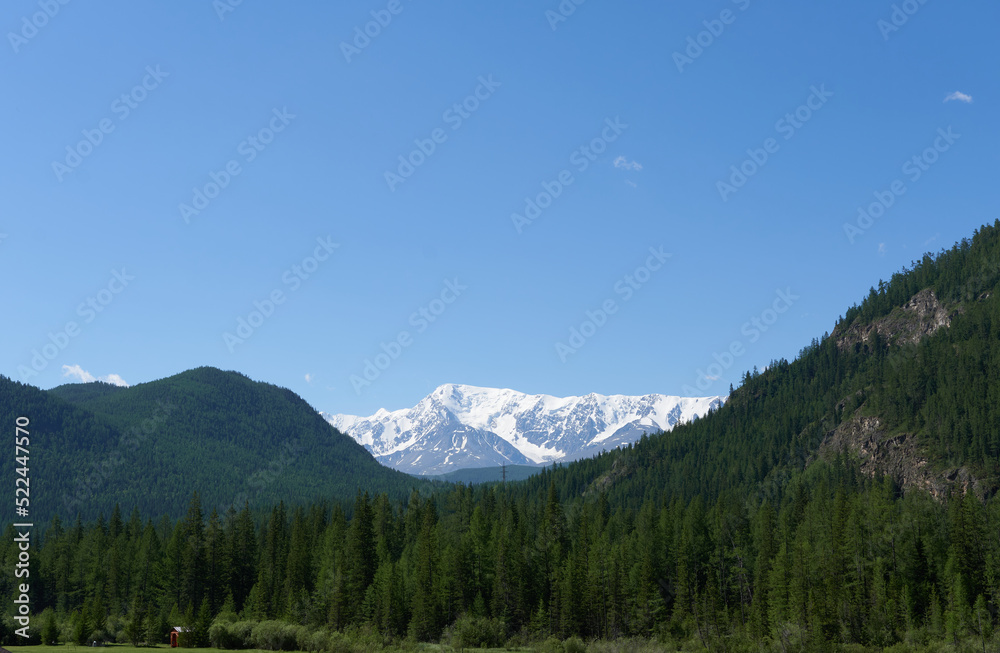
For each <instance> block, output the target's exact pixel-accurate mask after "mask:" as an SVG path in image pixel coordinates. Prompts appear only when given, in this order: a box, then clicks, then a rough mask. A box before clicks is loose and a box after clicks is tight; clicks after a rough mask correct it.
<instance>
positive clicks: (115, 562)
mask: <svg viewBox="0 0 1000 653" xmlns="http://www.w3.org/2000/svg"><path fill="white" fill-rule="evenodd" d="M998 262H1000V221H998V222H997V223H995V224H994V225H988V226H984V227H983V228H981V229H980V230H978V231H977V232H976V233H975V234H974V236H973V237H972V238H971V239H969V240H965V241H963V242H961V243H958V244H956V245H955V246H954V247H953V248H951V249H949V250H946V251H942V252H940V253H939V254H937V255H936V256H930V255H928V256H925V257H924V258H922V259H921V260H920V261H916V262H914V263H913V264H912V266H911V267H910V268H909V269H907V270H904V271H901V272H900V273H898V274H896V275H894V276H893V277H892V278H891V279H890V280H889V281H888V282H883V283H880V284H879V285H878V287H877V288H876V287H873V288H872V289H871V292H870V293H869V295H868V296H867V297H866V298H865V299H864V301H862V302H861V303H860V304H859V305H857V306H854V307H852V308H850V309H849V310H848V311H847V312H846V314H845V316H844V317H843V318H842V319H841V320H840V321H839V323H838V324H837V325H836V327H835V328H834V330H833V332H832V333H831V334H825V335H824V336H823V337H822V338H817V339H816V340H814V341H813V342H812V343H811V344H810V345H809V346H808V347H806V348H804V349H803V350H802V351H801V352H800V354H799V356H798V357H796V359H795V360H794V361H791V362H789V361H786V360H777V361H773V362H772V364H771V365H769V366H768V368H767V369H766V370H765V371H762V372H761V371H758V370H753V371H751V372H748V373H747V374H746V375H745V377H744V379H743V382H742V383H741V384H740V386H739V387H738V388H734V389H733V391H732V393H731V395H730V398H729V400H728V401H727V402H726V403H725V404H724V405H723V406H722V407H721V408H719V409H718V410H717V411H715V412H714V413H713V414H711V415H709V416H707V417H706V418H703V419H701V420H697V421H695V422H693V423H691V424H687V425H683V426H678V427H677V428H675V429H674V430H673V431H671V432H670V433H667V434H655V435H650V436H648V437H644V438H643V439H642V440H640V441H639V442H637V443H636V444H634V445H632V446H629V447H626V448H623V449H620V450H616V451H613V452H608V453H604V454H601V455H600V456H597V457H596V458H592V459H589V460H584V461H580V462H576V463H573V464H570V465H566V466H555V467H552V468H548V469H546V470H544V471H543V472H542V473H540V474H538V475H536V476H534V477H532V478H530V479H528V480H525V481H519V482H509V483H506V484H503V483H491V484H484V485H477V486H464V485H447V486H442V487H439V488H438V489H437V490H435V491H433V492H430V491H422V492H417V491H413V492H412V493H410V495H409V497H408V498H406V497H401V496H399V495H398V493H397V494H393V493H390V492H389V491H386V492H361V491H358V492H357V493H356V494H355V495H354V497H353V500H347V501H344V500H340V499H337V498H331V499H326V500H324V499H319V500H315V501H311V502H298V503H294V504H293V503H291V502H290V503H288V504H286V503H283V502H272V503H271V505H269V506H266V507H260V508H252V507H251V506H249V505H245V506H241V507H238V508H232V509H229V510H228V511H226V512H224V513H220V512H219V511H218V510H216V509H214V508H209V507H206V506H203V505H202V501H201V498H200V496H201V494H200V493H198V492H196V493H194V494H193V495H190V496H189V497H188V498H187V511H186V514H185V515H183V516H180V517H179V518H172V517H170V516H169V515H168V516H165V517H164V516H161V515H158V514H150V512H149V511H148V510H146V511H145V512H140V510H139V508H133V507H132V506H122V507H119V506H115V507H114V508H113V510H112V511H111V512H110V514H109V515H105V514H103V513H102V514H101V515H100V516H99V517H98V518H96V519H90V520H87V521H85V522H84V521H83V520H82V519H81V518H75V519H74V517H73V516H65V515H64V516H62V517H61V518H60V517H54V518H52V519H51V521H50V522H49V523H48V525H47V526H46V527H44V528H41V529H39V532H40V534H41V537H40V538H39V539H38V540H37V541H36V542H35V549H34V550H33V552H32V559H33V560H34V561H35V566H34V567H33V569H32V580H33V592H34V594H33V601H34V605H33V613H34V614H35V615H36V619H35V625H36V626H37V628H35V629H34V636H35V637H36V638H37V639H36V641H38V642H43V643H56V642H76V643H83V642H90V641H93V640H100V641H118V642H130V643H133V644H135V645H141V644H160V643H165V642H166V638H167V633H168V631H169V629H170V628H171V627H173V626H186V627H189V628H190V629H191V630H190V632H187V633H184V638H185V640H186V641H185V642H184V643H185V644H188V645H191V646H217V647H221V648H270V649H276V650H277V649H281V650H290V649H300V650H310V651H340V650H345V651H346V650H367V649H371V648H377V647H380V646H384V645H398V646H410V645H412V644H413V643H414V642H441V643H444V644H448V645H451V646H455V647H460V646H461V647H469V646H471V647H480V646H481V645H486V646H488V647H503V646H509V647H519V646H527V645H531V646H536V647H540V648H543V649H545V650H552V651H555V650H560V651H563V650H565V651H567V653H569V652H570V651H576V650H581V651H582V650H583V649H584V647H585V646H587V645H588V643H589V645H591V646H592V647H594V649H595V650H604V649H602V648H601V647H602V646H611V645H612V644H611V642H612V641H617V642H618V643H619V645H623V644H621V642H631V643H632V644H634V645H635V646H640V645H642V646H649V647H652V648H660V649H667V650H678V649H683V650H708V651H758V650H773V651H781V652H782V653H785V652H788V651H823V650H829V651H836V650H845V651H862V650H884V649H890V650H896V651H906V650H942V651H943V650H969V651H991V650H993V651H995V650H998V648H1000V628H998V626H1000V496H998V495H997V489H998V487H1000V471H998V470H1000V408H998V406H1000V296H998V295H997V283H998V280H1000V265H998ZM928 290H929V291H932V292H933V296H934V297H935V298H936V299H935V301H936V302H938V303H939V305H940V307H941V311H943V313H944V314H946V315H947V316H948V325H947V326H943V327H940V328H935V329H932V330H931V331H932V332H930V333H928V334H927V335H923V337H910V336H912V334H914V333H916V334H917V335H918V336H920V335H922V332H921V331H920V329H922V328H923V327H921V326H920V324H918V322H919V320H918V319H917V318H914V317H913V315H914V312H913V310H910V309H907V308H906V307H907V305H908V303H910V302H911V298H913V297H914V296H916V295H917V294H918V293H921V292H924V291H928ZM863 424H868V425H871V424H876V425H877V427H872V429H869V431H866V432H865V435H864V437H863V438H859V437H854V436H856V435H857V433H858V432H859V429H860V426H859V425H863ZM852 438H853V439H852ZM903 442H909V443H910V444H909V445H907V447H908V448H904V447H903V446H902V445H901V444H899V443H903ZM893 447H895V448H893ZM887 452H888V453H887ZM890 454H891V455H890ZM149 491H150V492H154V491H155V490H154V489H153V488H152V487H150V488H149ZM394 491H395V489H394ZM239 508H241V509H239ZM14 537H15V532H14V530H13V528H9V529H8V531H7V533H6V534H5V536H4V540H3V544H2V550H0V555H2V564H3V567H4V573H3V574H2V576H0V588H2V593H3V594H4V595H5V596H9V595H12V594H13V593H14V587H13V582H14V576H13V573H12V572H11V570H12V569H13V565H14V562H15V560H16V558H17V547H16V545H15V544H14V542H13V539H14ZM8 605H10V603H9V602H8ZM4 628H5V632H4V639H5V641H6V642H8V643H14V640H13V638H12V628H13V626H12V622H11V621H10V619H9V618H8V620H7V622H6V624H5V626H4ZM640 643H641V644H640ZM608 650H610V649H608Z"/></svg>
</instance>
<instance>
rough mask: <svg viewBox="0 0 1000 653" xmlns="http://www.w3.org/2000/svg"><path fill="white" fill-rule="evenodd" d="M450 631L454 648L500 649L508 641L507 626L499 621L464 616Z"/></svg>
mask: <svg viewBox="0 0 1000 653" xmlns="http://www.w3.org/2000/svg"><path fill="white" fill-rule="evenodd" d="M450 631H451V636H450V640H451V646H452V647H453V648H481V647H486V648H499V647H501V646H503V645H504V642H506V641H507V625H506V624H505V623H504V622H502V621H500V620H499V619H487V618H486V617H471V616H469V615H463V616H461V617H459V618H458V620H457V621H456V622H455V623H454V624H453V625H452V627H451V629H450Z"/></svg>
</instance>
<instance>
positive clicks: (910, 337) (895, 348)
mask: <svg viewBox="0 0 1000 653" xmlns="http://www.w3.org/2000/svg"><path fill="white" fill-rule="evenodd" d="M988 296H989V295H988V294H984V295H981V296H979V297H978V298H975V299H984V298H985V297H988ZM962 312H963V308H962V306H961V305H960V304H959V305H955V306H946V305H945V304H944V303H942V302H941V301H940V300H939V299H938V297H937V296H936V295H935V293H934V291H933V290H931V289H930V288H926V289H924V290H921V291H920V292H918V293H917V294H915V295H914V296H913V297H911V298H910V300H909V301H908V302H907V303H906V304H905V305H904V306H902V307H900V308H896V309H894V310H893V311H892V312H891V313H889V314H888V315H886V316H885V317H882V318H880V319H878V320H875V321H874V322H872V323H869V324H859V323H857V322H855V323H854V324H852V325H850V326H848V327H847V328H845V329H842V330H840V331H839V332H837V331H835V332H834V334H833V337H834V338H836V342H837V346H838V347H840V348H841V349H842V350H843V349H849V348H853V347H855V346H856V345H858V344H864V343H867V342H868V341H869V340H870V339H871V337H872V334H873V333H875V332H876V331H877V332H878V334H879V336H880V337H881V338H882V339H883V340H884V341H885V342H887V343H888V344H889V346H890V359H889V360H890V362H891V363H895V362H896V361H897V360H898V356H897V354H896V352H901V353H900V355H905V352H906V350H905V349H901V348H902V347H903V346H904V345H913V344H916V343H918V342H920V340H921V339H923V338H924V337H926V336H930V335H932V334H933V333H934V332H936V331H937V330H938V329H942V328H947V327H949V326H951V322H952V319H953V318H954V317H955V316H956V315H958V314H960V313H962ZM911 351H912V350H911ZM848 403H850V402H849V400H848V399H846V398H845V399H844V400H843V401H842V402H841V403H840V404H839V405H838V410H842V409H843V408H844V406H845V405H847V404H848ZM863 409H864V406H861V407H859V408H858V409H857V410H856V411H855V412H854V415H853V416H851V417H850V418H847V419H845V420H844V421H842V422H841V423H840V425H839V426H838V427H837V428H836V429H833V430H830V431H828V432H827V434H826V436H825V437H824V439H823V442H822V444H821V445H820V450H819V454H820V455H828V454H832V453H836V452H839V451H841V450H847V451H849V452H851V453H852V454H854V455H856V456H857V457H858V458H859V459H860V461H861V470H862V472H863V473H865V474H867V475H868V476H876V475H878V474H885V475H888V476H892V477H893V478H895V479H896V482H897V483H899V485H900V487H902V488H903V489H904V490H908V489H913V488H919V489H922V490H926V491H927V492H928V493H930V494H931V496H933V497H935V498H936V499H943V498H944V497H946V496H947V495H948V494H949V493H950V492H952V491H955V490H957V491H959V492H962V493H965V492H968V491H970V490H971V491H972V492H974V493H976V494H977V495H980V496H981V495H982V493H983V491H984V490H985V488H984V487H983V486H982V484H981V483H980V482H979V480H978V479H977V478H976V477H974V476H973V475H972V474H971V473H970V472H969V470H968V469H967V468H965V467H954V468H948V469H939V468H932V466H931V465H930V464H929V463H928V459H927V458H926V457H925V456H924V455H922V453H921V447H920V438H919V436H917V435H916V434H913V433H897V432H893V434H891V435H890V433H889V430H890V426H891V425H887V424H885V423H884V422H883V420H882V419H881V418H879V417H878V416H865V415H862V410H863Z"/></svg>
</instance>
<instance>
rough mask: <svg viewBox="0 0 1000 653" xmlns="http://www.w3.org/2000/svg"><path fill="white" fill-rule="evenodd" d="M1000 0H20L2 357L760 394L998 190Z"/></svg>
mask: <svg viewBox="0 0 1000 653" xmlns="http://www.w3.org/2000/svg"><path fill="white" fill-rule="evenodd" d="M64 1H65V0H64ZM571 9H572V11H570V10H571ZM560 11H561V12H562V13H560ZM45 12H48V14H51V15H47V14H46V13H45ZM373 12H374V13H373ZM998 18H1000V8H998V7H997V5H996V3H991V2H987V1H985V0H977V1H972V2H966V3H946V2H944V1H943V0H926V2H924V4H920V3H919V2H918V1H917V0H911V1H910V2H909V3H897V4H895V5H894V3H892V2H889V1H874V2H873V1H870V0H866V1H864V2H862V1H861V0H845V1H844V2H839V3H802V2H790V1H787V0H785V1H779V2H770V3H765V2H762V1H761V0H738V1H737V2H733V1H730V0H711V1H710V2H695V1H693V0H691V1H679V2H672V3H661V2H652V1H650V2H632V3H612V2H607V1H604V0H586V1H585V2H583V3H582V4H579V5H576V4H575V3H573V2H572V0H566V1H565V2H563V3H562V5H560V3H559V2H558V1H556V0H551V1H548V2H546V1H541V2H538V1H536V2H526V1H519V0H511V1H508V2H503V3H499V2H494V3H467V2H457V1H442V2H435V3H431V2H412V0H398V1H394V2H389V1H388V0H375V1H368V0H366V1H364V2H352V3H329V4H327V3H318V2H314V3H282V4H279V3H260V2H250V1H249V0H244V1H243V2H242V3H240V4H238V5H235V6H231V5H230V4H229V0H219V2H215V3H213V2H212V1H210V0H202V1H197V2H195V1H192V2H184V3H151V2H123V1H118V2H105V3H98V4H94V3H84V2H80V1H79V0H77V1H76V2H73V1H68V2H67V4H61V3H60V2H59V0H41V1H39V0H34V1H26V0H17V1H13V0H12V1H10V2H6V3H4V6H3V10H2V13H0V28H2V31H3V33H4V34H5V39H4V40H5V44H4V45H3V46H2V47H0V83H2V88H3V89H4V101H3V102H2V103H0V117H2V118H3V124H4V125H5V129H4V139H3V140H4V142H3V151H4V156H3V157H0V197H2V198H3V210H2V212H0V234H2V238H0V274H2V278H3V279H5V280H6V282H5V283H4V284H3V286H2V288H0V293H2V303H3V306H4V307H5V316H4V317H5V319H3V320H2V321H0V342H3V347H2V349H0V373H2V374H5V375H7V376H10V377H12V378H15V379H19V380H24V381H27V382H29V383H32V384H35V385H38V386H40V387H43V388H49V387H53V386H55V385H58V384H61V383H64V382H67V381H70V380H77V379H80V378H89V376H87V375H90V376H93V377H97V378H121V379H124V381H126V382H128V383H131V384H136V383H142V382H146V381H151V380H154V379H157V378H162V377H165V376H169V375H172V374H176V373H178V372H181V371H183V370H185V369H189V368H192V367H197V366H201V365H212V366H217V367H220V368H223V369H233V370H238V371H241V372H243V373H245V374H247V375H249V376H251V377H252V378H255V379H259V380H265V381H269V382H272V383H275V384H278V385H281V386H285V387H288V388H290V389H292V390H294V391H295V392H297V393H299V394H301V395H302V396H303V397H305V398H306V400H308V401H309V402H310V403H311V404H312V405H313V406H315V407H316V408H317V409H320V410H326V411H330V412H345V413H354V414H365V415H366V414H370V413H372V412H374V411H375V410H376V409H378V408H380V407H385V408H388V409H396V408H401V407H404V406H409V405H412V404H414V403H415V402H416V401H417V400H418V399H419V398H421V397H422V396H424V395H426V394H427V393H429V392H430V391H431V390H432V389H433V388H434V387H436V386H438V385H440V384H442V383H467V384H473V385H482V386H495V387H508V388H514V389H516V390H521V391H524V392H530V393H548V394H554V395H570V394H585V393H588V392H599V393H604V394H611V393H623V394H642V393H649V392H659V393H665V394H691V393H690V392H689V391H690V390H695V391H696V394H699V395H711V394H725V393H726V392H727V391H728V387H729V384H730V383H731V382H732V383H734V384H738V382H739V379H740V377H741V376H742V373H743V371H744V370H746V369H749V368H752V367H753V366H754V365H757V366H763V365H766V364H767V363H768V361H770V360H772V359H774V358H779V357H786V358H789V359H791V358H793V357H794V356H795V355H796V354H797V352H798V351H799V350H800V349H801V348H802V347H803V346H805V345H807V344H808V343H809V342H810V340H811V339H812V338H814V337H818V336H821V335H822V334H823V333H824V332H825V331H829V330H830V329H832V327H833V324H834V323H835V321H836V319H837V317H838V316H839V315H841V314H842V313H843V312H844V311H845V310H846V308H847V307H848V306H850V305H851V304H852V303H854V302H856V301H859V300H860V299H861V298H862V297H863V296H864V295H865V294H866V293H867V291H868V288H869V287H870V286H872V285H876V284H877V282H878V280H879V279H880V278H888V277H889V276H890V275H891V274H892V273H893V272H894V271H896V270H898V269H900V268H901V267H902V266H904V265H907V264H908V263H909V262H910V261H912V260H914V259H917V258H919V257H920V255H921V254H922V253H923V252H925V251H937V250H939V249H941V248H942V247H950V246H951V244H952V243H953V242H954V241H956V240H958V239H960V238H962V237H966V236H971V234H972V232H973V230H974V229H975V228H976V227H977V226H979V225H981V224H983V223H985V222H992V221H993V220H995V219H996V218H997V217H998V211H997V207H996V186H997V183H996V178H995V176H996V174H997V171H998V169H1000V168H998V163H1000V160H998V158H1000V157H998V152H1000V147H998V145H1000V142H998V140H1000V132H998V129H997V120H996V115H997V109H996V107H997V104H998V101H1000V98H998V84H997V76H996V70H995V68H996V62H997V61H998V60H1000V57H998V54H1000V53H998V50H1000V45H998V43H997V40H996V38H995V33H994V32H995V25H996V24H997V20H998ZM379 20H381V22H382V23H383V24H379V22H378V21H379ZM893 21H895V22H893ZM365 30H367V31H368V32H369V34H372V35H373V36H367V37H366V36H358V35H359V33H360V34H363V33H364V32H365ZM956 94H957V95H956ZM949 97H951V98H952V99H950V100H947V101H946V98H949ZM939 130H941V131H939ZM949 130H950V131H949ZM941 134H945V135H947V137H946V136H942V135H941ZM769 139H770V140H769ZM88 141H89V142H88ZM421 149H423V152H421V151H420V150H421ZM914 156H917V157H918V160H917V161H913V157H914ZM401 157H402V159H403V161H406V160H407V159H409V161H408V162H406V163H401ZM765 157H766V160H765ZM754 159H756V161H754ZM227 167H228V171H227ZM741 168H742V169H743V172H740V169H741ZM393 175H395V176H393ZM740 175H743V176H742V177H741V176H740ZM560 180H561V181H560ZM894 182H896V183H895V186H894V185H893V184H894ZM876 193H877V194H878V195H876ZM201 194H207V195H209V196H211V197H210V198H203V197H202V195H201ZM528 199H530V200H531V201H532V202H535V205H536V206H538V205H542V206H544V208H540V209H538V210H537V211H536V210H534V209H533V208H531V207H526V204H528V203H529V202H527V200H528ZM873 203H878V204H881V205H880V206H874V207H873V206H872V204H873ZM182 205H187V206H188V207H190V208H189V209H185V208H184V207H182ZM199 207H200V210H199ZM859 208H865V210H870V211H872V212H874V214H875V215H874V217H872V218H871V219H870V220H869V219H867V218H864V217H862V218H861V219H860V225H861V226H859ZM195 210H197V213H195V212H194V211H195ZM845 224H851V225H854V227H856V228H857V230H853V229H852V230H850V231H851V233H850V234H848V233H846V232H845ZM651 252H652V253H651ZM274 299H277V300H278V302H277V303H273V302H272V300H274ZM88 302H89V303H88ZM269 302H271V303H269ZM98 309H99V310H98ZM255 312H256V313H255ZM241 319H242V320H244V321H246V326H243V327H242V329H241V328H240V327H241V322H240V320H241ZM755 320H756V322H757V323H756V324H755ZM573 329H576V331H577V333H578V334H579V335H575V334H574V332H573ZM227 334H231V336H232V337H230V336H227ZM734 352H735V355H734ZM380 355H381V356H380ZM369 362H370V365H369ZM713 364H714V367H713ZM366 368H367V370H366ZM366 371H367V377H366ZM111 375H117V376H116V377H112V376H111Z"/></svg>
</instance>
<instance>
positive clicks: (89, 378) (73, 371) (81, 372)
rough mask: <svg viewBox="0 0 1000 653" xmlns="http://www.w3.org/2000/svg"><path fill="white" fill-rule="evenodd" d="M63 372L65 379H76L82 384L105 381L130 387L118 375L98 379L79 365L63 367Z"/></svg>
mask: <svg viewBox="0 0 1000 653" xmlns="http://www.w3.org/2000/svg"><path fill="white" fill-rule="evenodd" d="M62 372H63V377H69V378H71V379H76V380H77V381H79V382H80V383H93V382H94V381H104V382H105V383H110V384H112V385H117V386H121V387H123V388H127V387H128V383H127V382H126V381H125V379H123V378H122V377H120V376H118V375H117V374H108V375H107V376H102V377H96V376H94V375H93V374H91V373H90V372H88V371H87V370H85V369H83V368H82V367H80V366H79V365H63V366H62Z"/></svg>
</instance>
